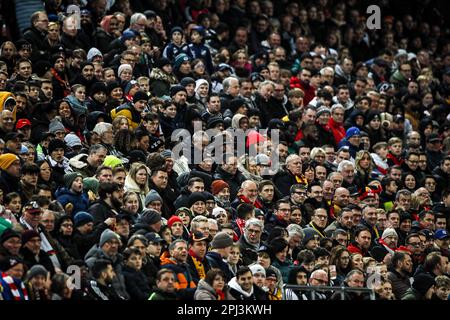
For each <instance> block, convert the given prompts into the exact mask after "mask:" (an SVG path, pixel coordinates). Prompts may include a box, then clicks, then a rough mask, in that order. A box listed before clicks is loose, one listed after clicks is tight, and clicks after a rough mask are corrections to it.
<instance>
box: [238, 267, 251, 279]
mask: <svg viewBox="0 0 450 320" xmlns="http://www.w3.org/2000/svg"><path fill="white" fill-rule="evenodd" d="M247 272H250V273H252V271H251V270H250V268H249V267H247V266H242V267H240V268H239V269H238V270H237V271H236V279H239V277H240V276H242V275H244V274H246V273H247Z"/></svg>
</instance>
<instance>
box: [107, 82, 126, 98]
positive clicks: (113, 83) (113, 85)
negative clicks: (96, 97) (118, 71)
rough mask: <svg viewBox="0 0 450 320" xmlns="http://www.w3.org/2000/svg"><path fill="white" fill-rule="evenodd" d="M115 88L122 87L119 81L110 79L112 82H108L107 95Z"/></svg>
mask: <svg viewBox="0 0 450 320" xmlns="http://www.w3.org/2000/svg"><path fill="white" fill-rule="evenodd" d="M116 88H122V87H121V86H120V83H119V82H117V81H112V82H110V83H108V87H107V89H108V95H109V94H110V93H111V92H112V91H113V90H114V89H116Z"/></svg>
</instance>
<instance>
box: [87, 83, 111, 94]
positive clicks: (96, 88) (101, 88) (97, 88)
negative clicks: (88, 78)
mask: <svg viewBox="0 0 450 320" xmlns="http://www.w3.org/2000/svg"><path fill="white" fill-rule="evenodd" d="M98 92H104V93H105V94H108V87H107V86H106V84H105V83H103V82H95V83H93V84H92V86H91V90H90V91H89V95H90V96H91V97H92V96H93V95H94V94H96V93H98Z"/></svg>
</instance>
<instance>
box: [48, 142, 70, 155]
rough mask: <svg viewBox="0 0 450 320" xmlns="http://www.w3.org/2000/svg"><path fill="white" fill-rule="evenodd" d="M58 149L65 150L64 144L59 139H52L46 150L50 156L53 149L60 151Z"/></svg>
mask: <svg viewBox="0 0 450 320" xmlns="http://www.w3.org/2000/svg"><path fill="white" fill-rule="evenodd" d="M60 148H61V149H64V150H66V144H65V143H64V141H62V140H60V139H53V140H52V141H50V143H49V144H48V148H47V151H48V154H51V153H52V152H53V151H55V149H60Z"/></svg>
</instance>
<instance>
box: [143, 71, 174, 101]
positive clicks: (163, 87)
mask: <svg viewBox="0 0 450 320" xmlns="http://www.w3.org/2000/svg"><path fill="white" fill-rule="evenodd" d="M177 83H178V80H177V78H176V77H175V75H174V74H173V73H172V74H168V73H166V72H164V71H163V70H161V69H160V68H156V67H155V68H153V69H152V72H151V73H150V88H151V92H152V95H153V96H156V97H162V96H170V86H171V85H174V84H177Z"/></svg>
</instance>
